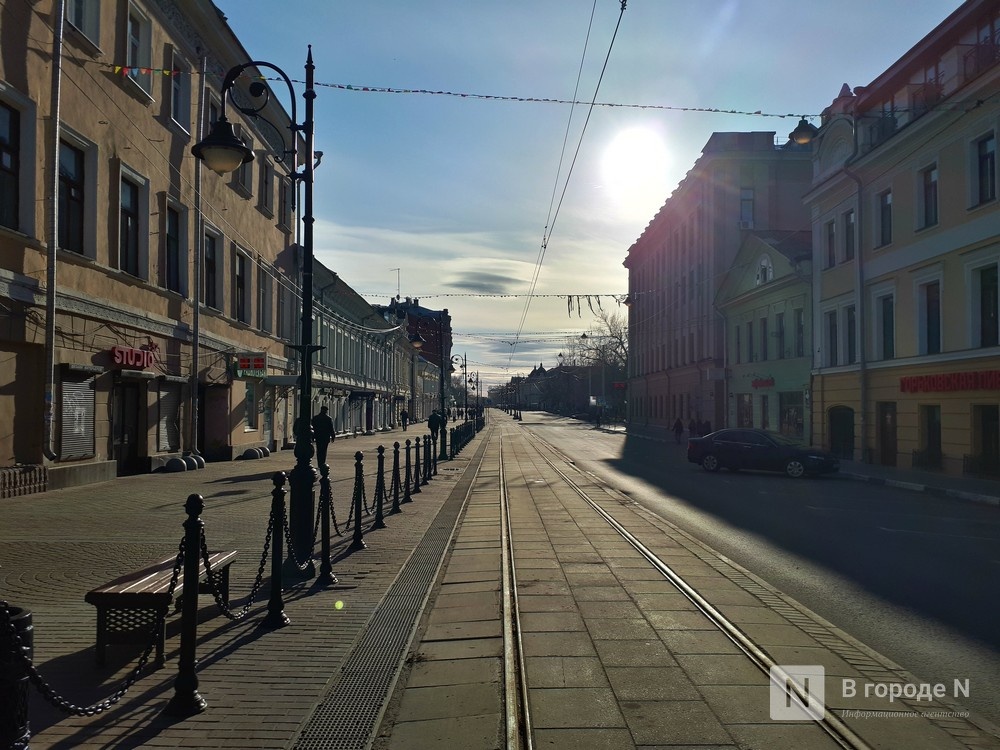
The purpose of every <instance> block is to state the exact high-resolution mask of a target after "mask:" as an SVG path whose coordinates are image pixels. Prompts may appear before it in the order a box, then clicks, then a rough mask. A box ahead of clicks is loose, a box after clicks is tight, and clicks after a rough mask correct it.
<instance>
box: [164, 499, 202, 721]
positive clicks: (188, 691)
mask: <svg viewBox="0 0 1000 750" xmlns="http://www.w3.org/2000/svg"><path fill="white" fill-rule="evenodd" d="M184 510H185V511H186V512H187V514H188V517H187V520H186V521H185V522H184V571H183V575H184V579H183V580H184V593H183V595H182V596H181V651H180V657H179V658H178V661H177V679H176V680H175V681H174V697H173V698H171V699H170V702H169V703H168V704H167V708H166V713H167V714H168V715H170V716H194V715H195V714H200V713H201V712H202V711H204V710H205V709H206V708H208V703H207V701H206V700H205V699H204V698H202V697H201V695H200V694H199V693H198V673H197V672H196V671H195V664H196V654H195V649H196V648H197V645H198V577H199V576H198V569H199V567H200V565H201V539H202V534H203V532H204V529H205V522H204V521H202V520H201V512H202V511H203V510H205V501H204V499H203V498H202V496H201V495H188V499H187V502H186V503H185V504H184Z"/></svg>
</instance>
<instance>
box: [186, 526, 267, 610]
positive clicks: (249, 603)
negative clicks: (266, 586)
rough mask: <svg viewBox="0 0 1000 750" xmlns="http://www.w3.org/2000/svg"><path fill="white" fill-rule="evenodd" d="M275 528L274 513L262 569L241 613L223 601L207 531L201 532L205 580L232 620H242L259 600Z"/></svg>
mask: <svg viewBox="0 0 1000 750" xmlns="http://www.w3.org/2000/svg"><path fill="white" fill-rule="evenodd" d="M273 528H274V514H273V513H272V514H271V516H270V518H268V521H267V535H266V536H265V537H264V552H263V554H261V556H260V567H258V568H257V577H256V579H254V582H253V586H252V587H251V588H250V594H249V596H248V597H247V603H246V604H244V605H243V608H242V609H241V610H240V611H239V612H233V611H232V609H230V608H229V602H227V601H223V599H222V593H221V592H220V591H219V587H218V586H216V585H215V574H214V573H213V572H212V565H211V563H210V562H209V561H208V544H207V543H206V541H205V529H204V528H203V529H202V530H201V559H202V562H203V563H204V565H205V578H206V579H207V580H208V587H209V589H210V590H211V592H212V596H213V597H215V603H216V604H218V605H219V609H220V610H221V611H222V614H223V615H224V616H225V617H227V618H228V619H230V620H242V619H243V618H244V617H246V616H247V614H248V613H249V612H250V608H251V607H252V606H253V603H254V601H255V600H256V599H257V592H258V591H260V586H261V583H263V581H264V566H266V565H267V553H268V550H270V549H271V531H272V530H273Z"/></svg>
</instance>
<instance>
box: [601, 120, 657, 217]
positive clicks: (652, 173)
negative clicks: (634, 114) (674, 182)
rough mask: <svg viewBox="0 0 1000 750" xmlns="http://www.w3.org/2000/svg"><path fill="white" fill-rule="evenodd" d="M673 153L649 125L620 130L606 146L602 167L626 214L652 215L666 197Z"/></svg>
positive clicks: (616, 198)
mask: <svg viewBox="0 0 1000 750" xmlns="http://www.w3.org/2000/svg"><path fill="white" fill-rule="evenodd" d="M669 164H670V154H669V153H668V152H667V147H666V144H665V143H664V142H663V139H662V138H661V137H660V135H659V134H658V133H656V132H655V131H653V130H651V129H650V128H646V127H631V128H628V129H626V130H622V131H621V132H619V133H618V134H617V135H616V136H615V137H614V140H612V141H611V143H609V144H608V146H607V148H606V149H605V150H604V156H603V159H602V162H601V171H602V175H603V178H604V185H605V187H606V189H607V192H608V195H609V196H610V197H611V199H612V200H614V202H615V203H616V204H617V206H618V208H619V210H621V211H622V212H623V213H625V214H626V215H627V216H630V217H632V216H634V217H643V216H646V217H649V216H652V215H653V214H654V213H656V211H657V209H659V207H660V206H661V205H662V204H663V201H664V200H666V197H667V191H668V187H667V167H668V166H669Z"/></svg>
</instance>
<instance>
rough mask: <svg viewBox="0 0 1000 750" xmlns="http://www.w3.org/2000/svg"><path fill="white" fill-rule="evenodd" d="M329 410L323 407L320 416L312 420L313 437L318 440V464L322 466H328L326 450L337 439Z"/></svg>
mask: <svg viewBox="0 0 1000 750" xmlns="http://www.w3.org/2000/svg"><path fill="white" fill-rule="evenodd" d="M328 411H329V410H328V409H327V408H326V407H325V406H323V407H321V408H320V410H319V414H317V415H316V416H315V417H313V418H312V428H313V437H314V438H315V440H316V463H317V464H319V465H320V466H325V465H326V449H327V447H329V445H330V443H331V442H333V440H334V439H335V438H336V435H335V433H334V429H333V420H332V419H330V415H329V414H328V413H327V412H328Z"/></svg>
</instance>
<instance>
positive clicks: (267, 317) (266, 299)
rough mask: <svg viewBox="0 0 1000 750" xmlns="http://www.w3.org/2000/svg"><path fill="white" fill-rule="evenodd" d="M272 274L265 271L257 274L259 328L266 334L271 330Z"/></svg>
mask: <svg viewBox="0 0 1000 750" xmlns="http://www.w3.org/2000/svg"><path fill="white" fill-rule="evenodd" d="M272 281H273V279H272V278H271V274H269V273H264V272H263V269H262V270H261V272H260V273H258V274H257V328H259V329H260V330H261V331H264V332H265V333H270V332H271V330H272V328H271V295H272V291H271V290H272V285H271V282H272Z"/></svg>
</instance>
